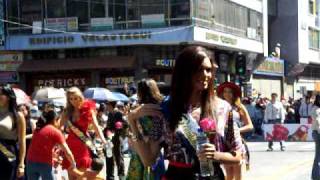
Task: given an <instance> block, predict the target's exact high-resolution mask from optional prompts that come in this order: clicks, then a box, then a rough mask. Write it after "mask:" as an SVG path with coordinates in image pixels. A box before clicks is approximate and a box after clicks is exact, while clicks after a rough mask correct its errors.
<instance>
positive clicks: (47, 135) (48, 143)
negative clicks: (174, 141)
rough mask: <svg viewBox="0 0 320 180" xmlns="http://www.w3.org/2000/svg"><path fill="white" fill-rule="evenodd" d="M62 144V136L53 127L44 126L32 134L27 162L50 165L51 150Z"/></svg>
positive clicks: (63, 140) (63, 141)
mask: <svg viewBox="0 0 320 180" xmlns="http://www.w3.org/2000/svg"><path fill="white" fill-rule="evenodd" d="M63 143H65V139H64V137H63V134H62V133H61V132H60V131H59V130H58V129H57V128H55V127H54V126H52V125H46V126H45V127H43V128H42V129H40V130H36V131H35V132H34V133H33V136H32V141H31V144H30V147H29V150H28V155H27V160H28V161H30V162H36V163H46V164H49V165H52V152H53V148H54V147H55V145H57V144H63Z"/></svg>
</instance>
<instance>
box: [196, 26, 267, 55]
mask: <svg viewBox="0 0 320 180" xmlns="http://www.w3.org/2000/svg"><path fill="white" fill-rule="evenodd" d="M193 36H194V41H195V42H201V43H207V44H212V45H214V46H222V47H224V48H230V50H234V49H238V50H244V51H250V52H254V53H263V52H264V49H263V42H262V41H258V40H253V39H248V38H245V37H239V36H235V35H231V34H226V33H223V32H219V31H215V30H209V29H206V28H202V27H194V31H193Z"/></svg>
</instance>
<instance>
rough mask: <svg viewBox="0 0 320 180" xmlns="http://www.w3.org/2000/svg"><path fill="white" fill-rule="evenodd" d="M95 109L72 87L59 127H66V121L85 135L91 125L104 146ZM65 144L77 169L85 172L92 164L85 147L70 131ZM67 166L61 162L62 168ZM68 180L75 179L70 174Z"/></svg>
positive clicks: (93, 104) (65, 162)
mask: <svg viewBox="0 0 320 180" xmlns="http://www.w3.org/2000/svg"><path fill="white" fill-rule="evenodd" d="M95 109H96V106H95V103H94V102H93V101H89V100H85V99H84V97H83V95H82V92H81V91H80V89H79V88H77V87H72V88H70V89H68V91H67V107H66V110H65V112H64V114H63V116H62V121H61V125H62V126H63V125H66V123H67V121H71V122H72V124H73V126H75V127H77V128H78V129H79V130H80V131H82V132H83V133H84V134H85V135H87V134H88V127H89V125H90V124H92V125H93V128H94V131H95V134H96V135H98V137H99V138H100V139H101V140H102V143H103V144H106V140H105V138H104V136H103V134H102V131H101V129H100V127H99V125H98V121H97V119H96V112H95ZM67 144H68V146H69V147H70V149H71V151H72V154H73V155H74V158H75V160H76V163H77V168H78V169H79V170H80V171H83V172H86V171H87V170H88V169H89V168H90V167H91V163H92V157H91V154H90V150H89V148H88V147H87V145H86V144H84V143H83V142H82V140H80V138H79V137H78V136H77V135H76V134H74V133H73V131H72V130H70V131H69V135H68V138H67ZM69 166H70V163H69V162H68V161H64V162H63V167H64V168H68V167H69ZM69 179H75V177H73V176H72V174H71V173H70V172H69Z"/></svg>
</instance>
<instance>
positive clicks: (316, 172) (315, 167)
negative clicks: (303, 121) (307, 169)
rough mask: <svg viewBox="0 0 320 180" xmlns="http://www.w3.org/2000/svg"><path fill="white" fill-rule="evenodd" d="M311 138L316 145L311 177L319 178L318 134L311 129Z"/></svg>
mask: <svg viewBox="0 0 320 180" xmlns="http://www.w3.org/2000/svg"><path fill="white" fill-rule="evenodd" d="M312 138H313V140H314V142H315V145H316V150H315V153H316V154H315V157H314V161H313V166H312V176H311V177H312V179H313V180H319V179H320V134H319V133H318V132H317V131H312Z"/></svg>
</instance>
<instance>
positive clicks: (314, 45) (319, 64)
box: [269, 0, 320, 99]
mask: <svg viewBox="0 0 320 180" xmlns="http://www.w3.org/2000/svg"><path fill="white" fill-rule="evenodd" d="M269 7H270V8H269V9H270V10H272V11H271V13H270V16H269V22H270V23H269V29H270V30H269V40H270V41H269V45H270V46H271V47H272V46H275V45H276V44H277V43H280V44H281V58H283V59H285V60H286V78H285V80H286V82H287V84H288V86H287V87H288V88H287V91H286V92H285V93H287V94H288V95H290V96H291V97H294V98H295V99H296V98H300V97H303V96H304V95H307V93H308V92H316V91H320V84H319V83H320V81H319V80H320V74H319V72H320V14H319V12H320V1H319V0H306V1H300V0H278V1H272V6H269Z"/></svg>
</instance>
